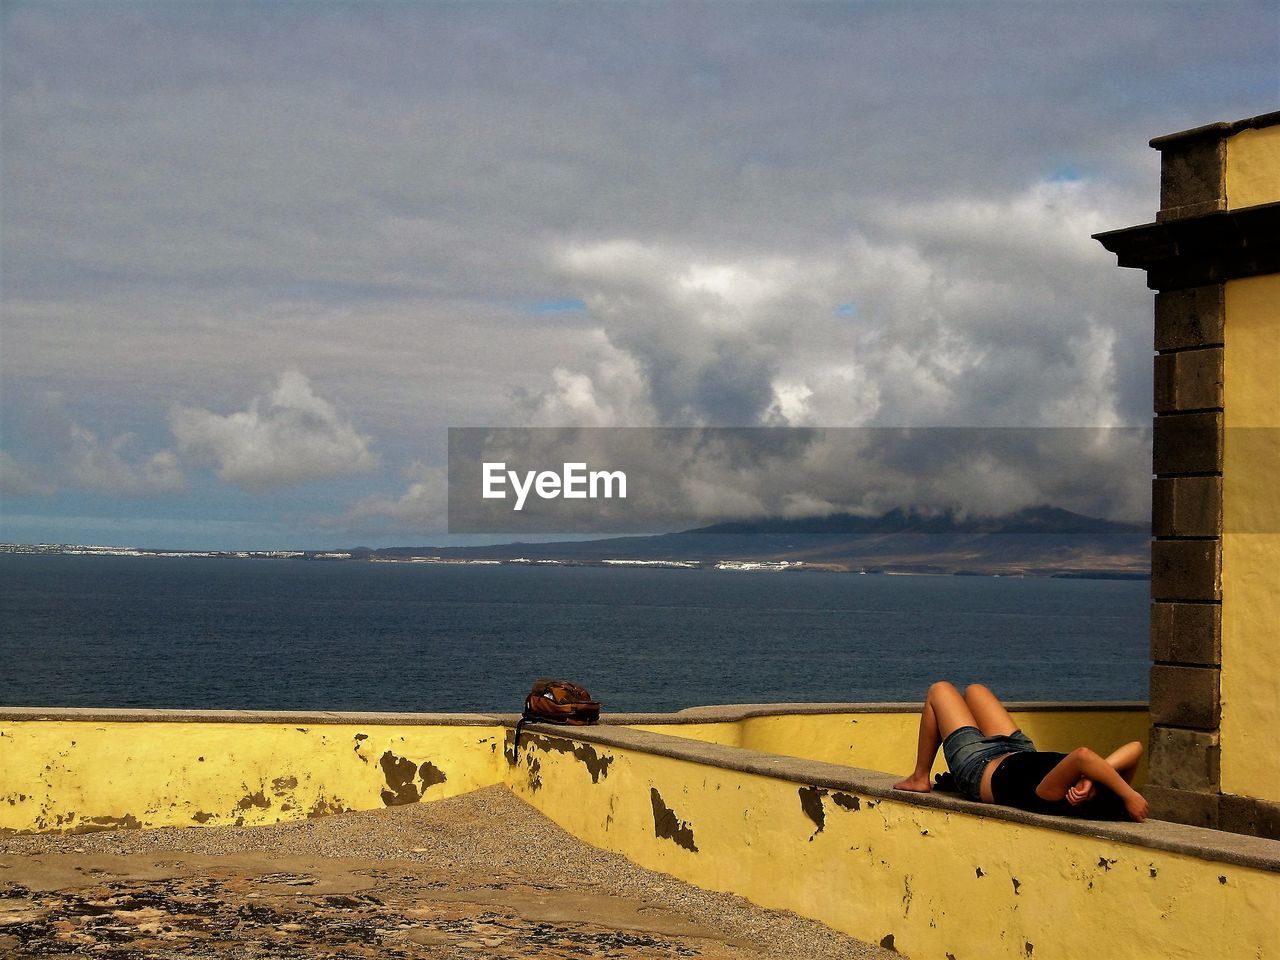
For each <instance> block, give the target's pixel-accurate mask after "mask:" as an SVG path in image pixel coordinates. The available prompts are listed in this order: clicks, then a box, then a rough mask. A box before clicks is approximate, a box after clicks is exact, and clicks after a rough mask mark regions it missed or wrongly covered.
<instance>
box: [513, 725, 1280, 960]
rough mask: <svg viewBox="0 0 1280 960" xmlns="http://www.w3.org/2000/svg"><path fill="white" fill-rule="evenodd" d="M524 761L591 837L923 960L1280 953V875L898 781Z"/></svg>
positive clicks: (580, 831)
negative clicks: (983, 812) (1009, 812)
mask: <svg viewBox="0 0 1280 960" xmlns="http://www.w3.org/2000/svg"><path fill="white" fill-rule="evenodd" d="M689 749H704V750H706V749H709V750H711V751H713V752H714V751H715V750H716V749H717V748H714V747H712V748H706V747H698V748H693V747H690V748H689ZM508 756H509V758H510V760H511V762H512V768H511V769H512V779H511V781H510V782H511V785H512V788H513V789H514V790H516V791H517V793H518V794H519V795H520V796H522V797H524V798H525V799H527V800H528V801H529V802H530V803H532V804H533V805H534V806H536V807H538V808H539V809H540V810H542V811H543V812H544V813H545V814H546V815H547V816H548V817H550V818H551V819H553V820H555V821H556V822H557V823H559V824H560V825H561V826H563V827H564V828H565V829H567V830H569V831H570V832H571V833H573V834H575V835H576V836H579V837H581V838H583V839H584V840H586V841H587V842H588V843H591V844H594V845H596V846H599V847H603V848H605V849H609V850H614V851H617V852H619V853H622V854H624V855H625V856H627V857H628V858H630V859H632V860H634V861H636V862H637V863H640V864H642V865H644V866H647V867H650V868H652V869H655V870H661V871H663V872H665V873H670V874H673V875H675V876H678V877H681V878H682V879H685V880H687V881H689V882H691V883H694V884H697V885H698V886H702V887H707V888H711V889H716V890H724V891H729V892H733V893H737V894H740V895H742V896H745V897H747V898H748V899H750V900H752V901H754V902H756V903H759V904H762V905H765V906H770V907H778V908H783V909H790V910H794V911H796V912H797V913H800V914H802V915H805V916H809V917H813V918H816V919H818V920H820V921H822V922H823V923H826V924H829V925H830V926H832V927H834V928H836V929H839V930H842V931H844V932H847V933H849V934H851V935H853V936H855V937H859V938H861V939H864V940H870V941H872V942H877V943H881V944H884V945H886V946H892V947H893V948H894V949H896V950H898V951H900V952H902V953H904V954H906V955H908V956H911V957H913V958H916V960H922V958H926V957H929V958H935V957H936V958H938V960H943V958H953V960H968V958H991V957H1009V958H1028V957H1034V958H1037V960H1041V958H1047V960H1053V958H1074V957H1080V956H1098V955H1105V956H1107V957H1114V958H1150V957H1162V958H1176V957H1187V958H1191V957H1195V958H1203V957H1223V958H1237V957H1238V958H1246V957H1247V958H1251V960H1256V958H1260V957H1278V956H1280V928H1277V927H1276V925H1275V923H1274V918H1275V916H1276V913H1277V910H1280V875H1277V874H1276V873H1274V872H1268V871H1267V870H1262V869H1256V868H1254V867H1250V866H1239V865H1235V864H1225V863H1222V862H1214V861H1211V860H1205V859H1201V858H1198V857H1196V856H1194V855H1190V854H1187V853H1182V852H1176V851H1172V850H1164V849H1152V848H1149V847H1145V846H1142V845H1137V844H1133V843H1126V842H1123V841H1121V840H1116V839H1106V838H1100V837H1096V836H1086V835H1081V834H1079V833H1070V832H1065V831H1062V830H1056V829H1051V828H1047V827H1044V826H1036V825H1030V824H1024V823H1011V822H1007V821H1005V820H1001V819H994V818H990V817H986V816H980V815H977V814H975V813H971V812H957V811H955V810H948V809H938V808H934V807H929V806H926V805H921V804H920V803H915V802H911V801H909V800H906V799H903V800H898V799H891V798H887V797H886V796H884V795H883V794H884V792H885V791H884V790H883V788H884V787H886V786H887V784H888V783H890V782H891V780H890V779H889V778H881V779H883V780H884V783H883V784H881V787H882V790H878V791H874V792H873V791H871V790H867V789H856V788H844V789H841V788H835V787H832V786H830V785H825V786H815V785H812V784H811V783H806V782H805V781H804V780H795V779H790V778H789V777H788V775H787V773H786V772H785V771H784V770H783V768H782V767H781V766H779V773H778V775H769V774H767V773H763V774H762V773H757V772H744V771H742V770H739V769H728V768H725V767H723V766H717V765H711V764H707V763H697V762H690V761H689V760H686V759H681V758H679V757H672V756H670V755H659V754H656V753H653V752H648V751H644V750H639V749H634V748H628V747H624V746H619V745H618V744H616V743H613V744H606V743H600V742H594V743H593V742H585V741H581V740H574V739H568V738H565V737H561V736H550V735H546V734H542V733H537V734H532V735H531V734H527V733H526V734H525V736H524V737H523V738H522V741H521V746H520V749H519V751H518V753H514V754H513V753H510V752H509V753H508ZM760 762H761V764H762V765H763V766H764V767H766V768H767V766H768V764H769V763H770V762H772V763H778V764H781V761H767V760H762V761H760ZM813 766H818V765H813ZM822 766H824V767H825V765H822ZM827 769H829V770H830V769H834V768H827ZM863 779H865V777H864V778H863ZM819 782H821V781H819ZM984 809H989V808H984ZM1139 829H1140V828H1139ZM1177 829H1179V830H1190V828H1184V827H1180V828H1177ZM1254 842H1255V843H1266V841H1254Z"/></svg>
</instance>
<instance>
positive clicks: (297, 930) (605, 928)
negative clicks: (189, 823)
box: [0, 787, 895, 960]
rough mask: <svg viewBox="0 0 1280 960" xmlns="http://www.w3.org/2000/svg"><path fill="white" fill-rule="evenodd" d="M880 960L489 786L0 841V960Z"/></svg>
mask: <svg viewBox="0 0 1280 960" xmlns="http://www.w3.org/2000/svg"><path fill="white" fill-rule="evenodd" d="M303 953H305V954H307V955H326V956H333V957H374V956H377V957H404V958H418V957H431V958H434V957H442V958H443V957H449V958H455V957H486V958H496V957H502V958H519V960H524V958H527V957H529V956H533V955H537V956H539V957H548V958H551V957H564V958H579V960H580V958H583V957H593V956H601V957H604V956H607V957H611V958H630V957H645V958H649V957H653V958H657V957H671V956H687V957H703V958H725V960H738V958H744V960H745V958H757V957H762V956H768V957H770V958H796V960H800V958H805V960H810V958H813V960H826V958H831V960H835V958H872V957H874V958H889V957H892V956H895V954H892V953H890V952H889V951H887V950H883V949H881V948H880V947H877V946H871V945H868V944H864V943H861V942H859V941H856V940H852V939H850V938H848V937H845V936H843V935H841V934H838V933H836V932H835V931H833V930H831V929H829V928H827V927H825V926H823V925H822V924H819V923H816V922H814V921H812V920H807V919H804V918H802V917H799V916H797V915H795V914H793V913H788V912H783V911H776V910H764V909H761V908H759V907H756V906H753V905H752V904H750V903H748V902H747V901H746V900H743V899H742V898H740V897H734V896H730V895H727V894H720V893H712V892H709V891H706V890H701V889H699V888H697V887H693V886H690V885H688V884H686V883H682V882H681V881H679V880H676V879H674V878H672V877H668V876H666V875H664V874H659V873H654V872H652V871H649V870H644V869H641V868H640V867H637V866H636V865H635V864H633V863H631V862H629V861H628V860H626V859H625V858H623V857H621V856H618V855H616V854H611V853H607V852H604V851H601V850H597V849H595V848H594V847H590V846H588V845H586V844H584V843H582V842H581V841H579V840H577V839H576V838H575V837H573V836H571V835H570V834H568V833H567V832H565V831H564V830H562V829H560V828H559V827H558V826H556V825H555V824H554V823H552V822H551V821H550V820H548V819H547V818H545V817H543V816H542V815H541V814H539V813H538V812H537V811H536V810H534V809H533V808H532V807H530V806H529V805H527V804H525V803H524V802H523V801H521V800H519V799H518V798H516V797H515V796H514V795H513V794H511V793H510V792H509V791H508V790H506V789H505V788H503V787H490V788H487V789H485V790H480V791H477V792H475V793H471V794H468V795H466V796H461V797H455V798H453V799H449V800H439V801H435V802H431V803H419V804H410V805H406V806H402V807H392V808H388V809H385V810H377V811H366V812H354V813H344V814H338V815H335V816H329V817H322V818H318V819H315V820H306V821H300V822H296V823H285V824H277V825H273V826H267V827H252V828H243V827H242V828H235V827H204V828H185V829H179V828H164V829H156V830H124V831H113V832H105V833H95V834H82V835H78V836H52V835H39V836H18V835H9V836H2V837H0V955H4V956H10V955H12V956H31V957H35V956H42V957H48V956H97V957H107V958H109V960H112V958H119V960H125V958H133V957H138V958H141V957H152V958H167V957H175V958H176V957H183V958H192V957H266V956H281V957H284V956H298V955H301V954H303Z"/></svg>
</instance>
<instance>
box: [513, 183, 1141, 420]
mask: <svg viewBox="0 0 1280 960" xmlns="http://www.w3.org/2000/svg"><path fill="white" fill-rule="evenodd" d="M1113 199H1114V198H1113V197H1112V196H1111V191H1110V190H1108V189H1107V188H1105V187H1101V186H1099V185H1096V184H1091V183H1089V182H1086V181H1045V182H1042V183H1037V184H1034V185H1033V186H1031V187H1030V188H1028V189H1027V190H1025V191H1023V192H1021V193H1018V194H1014V195H1012V196H1010V197H1008V198H1006V199H1004V200H1000V201H995V200H990V201H983V202H977V201H972V200H971V201H965V202H961V201H954V200H947V201H943V202H936V203H935V202H924V203H918V204H914V205H902V206H894V207H893V209H892V210H889V209H882V210H877V211H876V214H875V216H874V217H871V218H869V221H868V223H867V225H865V226H864V227H863V228H862V229H860V230H858V231H855V232H853V233H852V234H850V235H849V236H848V237H847V238H845V239H843V240H842V241H841V242H840V243H838V244H832V245H829V246H827V247H826V248H824V249H820V250H813V251H810V252H809V253H808V254H807V255H806V256H803V257H801V256H784V255H782V254H781V253H775V254H772V255H767V254H753V255H741V254H739V255H735V254H734V252H733V251H732V250H731V249H728V248H722V249H717V248H699V249H695V248H691V247H687V246H675V245H663V244H655V243H648V244H643V243H639V242H637V241H634V240H625V239H619V240H611V241H604V242H600V243H595V244H570V245H566V246H565V247H563V248H562V249H561V250H559V251H558V253H557V262H558V264H559V267H560V269H561V270H562V271H563V274H564V276H565V277H566V281H567V282H568V283H570V284H571V285H573V286H574V288H575V289H577V290H578V291H579V292H580V294H581V296H582V298H583V300H584V302H585V303H586V304H587V306H588V310H589V315H590V317H591V319H592V320H593V321H594V322H595V323H597V324H598V327H597V329H596V331H595V342H596V356H595V358H594V361H593V365H588V366H585V367H583V368H580V369H570V368H567V367H562V368H558V369H557V370H555V371H554V372H553V374H552V377H551V381H552V382H551V383H549V384H548V385H547V386H545V387H544V388H543V389H542V390H541V391H538V392H535V393H533V394H532V395H530V396H528V397H526V411H527V412H529V415H530V417H531V420H532V422H535V423H540V424H546V423H548V422H549V421H551V420H552V418H554V417H555V416H560V417H562V418H563V419H561V420H560V421H559V423H560V424H573V425H580V426H600V425H628V424H636V423H638V422H646V421H645V420H644V418H645V417H649V418H650V419H649V420H648V421H647V422H648V423H651V424H655V425H668V424H680V425H708V424H710V425H741V426H757V425H774V426H778V425H789V426H857V425H863V424H877V425H879V424H917V425H926V424H927V425H950V426H986V425H1030V426H1072V425H1080V426H1116V425H1120V424H1122V423H1125V422H1133V421H1134V420H1136V419H1138V418H1137V417H1133V416H1132V414H1131V409H1132V403H1131V400H1130V397H1129V396H1128V395H1127V394H1125V393H1124V392H1123V389H1122V387H1121V384H1120V375H1121V371H1122V370H1127V369H1130V368H1131V365H1132V364H1133V363H1134V361H1135V357H1134V355H1135V354H1138V353H1140V352H1141V351H1139V350H1137V348H1136V347H1133V346H1131V345H1129V344H1128V342H1127V341H1125V343H1124V344H1123V346H1122V343H1121V339H1120V338H1119V337H1118V336H1117V335H1116V333H1115V331H1114V329H1113V327H1112V325H1110V324H1107V323H1106V322H1105V321H1104V319H1103V318H1104V317H1108V316H1109V315H1114V314H1115V313H1117V312H1119V311H1125V310H1128V309H1130V308H1131V305H1132V308H1133V309H1137V308H1138V305H1139V304H1140V300H1139V298H1142V299H1145V293H1139V294H1138V296H1134V293H1133V291H1132V290H1131V289H1130V285H1129V284H1128V283H1127V281H1128V279H1129V278H1127V277H1125V276H1122V275H1119V273H1118V271H1115V270H1114V269H1109V263H1108V255H1107V254H1106V252H1105V251H1103V250H1101V249H1100V248H1097V245H1096V244H1094V243H1093V242H1092V241H1091V240H1089V232H1090V231H1091V230H1096V229H1098V227H1099V226H1100V225H1101V224H1102V223H1104V222H1105V221H1106V217H1107V214H1106V212H1105V211H1106V210H1107V209H1109V207H1110V206H1111V205H1112V201H1113ZM1095 248H1096V249H1095ZM847 303H856V304H857V309H856V311H848V310H840V309H838V307H839V306H840V305H841V304H847Z"/></svg>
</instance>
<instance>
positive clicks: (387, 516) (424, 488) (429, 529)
mask: <svg viewBox="0 0 1280 960" xmlns="http://www.w3.org/2000/svg"><path fill="white" fill-rule="evenodd" d="M406 473H407V474H408V477H409V480H410V484H409V488H408V489H407V490H406V491H405V492H404V493H403V494H401V495H400V496H399V497H389V496H385V495H381V494H379V495H375V496H371V497H366V498H365V499H363V500H361V501H360V502H359V503H357V504H356V505H355V506H354V507H352V508H351V510H350V511H349V513H348V514H347V517H346V523H348V524H351V525H355V526H361V527H365V528H367V527H368V526H369V525H370V521H372V524H373V525H374V526H376V527H378V528H380V529H383V530H389V531H395V532H397V533H441V532H444V531H446V530H447V529H448V525H449V524H448V483H449V478H448V474H447V472H446V471H445V470H444V469H443V468H440V467H428V466H425V465H423V464H420V463H416V464H414V465H412V466H411V467H410V468H409V469H408V470H407V471H406Z"/></svg>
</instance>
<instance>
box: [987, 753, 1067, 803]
mask: <svg viewBox="0 0 1280 960" xmlns="http://www.w3.org/2000/svg"><path fill="white" fill-rule="evenodd" d="M1066 756H1067V755H1066V754H1065V753H1050V752H1043V751H1039V750H1037V751H1026V752H1023V753H1011V754H1009V756H1007V757H1005V758H1004V759H1003V760H1001V761H1000V763H999V765H998V766H997V767H996V769H995V771H994V772H993V773H992V774H991V796H992V797H993V798H994V799H995V802H996V803H999V804H1003V805H1004V806H1006V807H1018V808H1020V809H1022V810H1030V811H1032V812H1033V813H1070V812H1071V811H1072V807H1071V804H1069V803H1067V801H1066V800H1065V799H1064V800H1043V799H1041V798H1040V797H1038V796H1036V787H1038V786H1040V781H1041V780H1043V779H1044V778H1045V777H1046V776H1047V775H1048V773H1049V771H1050V770H1052V769H1053V768H1054V767H1056V766H1057V765H1058V764H1059V763H1061V762H1062V761H1063V760H1064V759H1066Z"/></svg>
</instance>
